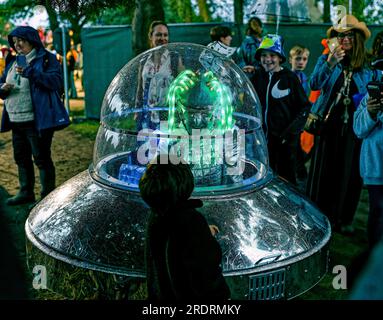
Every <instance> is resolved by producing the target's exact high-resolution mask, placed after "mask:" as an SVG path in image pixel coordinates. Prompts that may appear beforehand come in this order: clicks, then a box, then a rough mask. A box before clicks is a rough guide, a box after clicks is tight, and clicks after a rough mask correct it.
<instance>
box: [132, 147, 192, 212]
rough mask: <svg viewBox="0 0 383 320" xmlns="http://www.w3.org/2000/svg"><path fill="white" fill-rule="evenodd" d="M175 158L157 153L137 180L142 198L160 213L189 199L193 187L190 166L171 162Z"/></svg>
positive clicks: (174, 160)
mask: <svg viewBox="0 0 383 320" xmlns="http://www.w3.org/2000/svg"><path fill="white" fill-rule="evenodd" d="M165 159H167V160H166V161H165ZM176 160H178V159H176V158H172V157H171V156H170V155H165V154H164V155H158V156H157V158H156V159H155V161H152V162H151V163H150V164H149V165H148V167H147V169H146V171H145V173H144V174H143V176H142V177H141V179H140V182H139V188H140V193H141V197H142V199H143V200H144V201H145V202H146V203H147V204H148V205H149V206H150V207H151V208H152V209H153V210H154V211H155V212H157V213H160V214H165V213H166V212H167V211H168V210H169V209H170V208H173V207H175V206H176V205H177V204H178V203H181V202H183V201H186V200H187V199H189V197H190V196H191V194H192V192H193V189H194V177H193V173H192V172H191V169H190V166H189V165H188V164H186V163H184V162H182V161H181V162H180V163H179V164H173V163H175V162H176ZM164 162H168V163H164Z"/></svg>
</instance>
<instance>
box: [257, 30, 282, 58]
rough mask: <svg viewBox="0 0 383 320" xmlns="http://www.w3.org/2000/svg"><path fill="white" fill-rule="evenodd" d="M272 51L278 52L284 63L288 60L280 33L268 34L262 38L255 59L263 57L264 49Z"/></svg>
mask: <svg viewBox="0 0 383 320" xmlns="http://www.w3.org/2000/svg"><path fill="white" fill-rule="evenodd" d="M265 50H267V51H271V52H274V53H276V54H278V55H279V56H280V57H281V59H282V63H284V62H285V61H286V55H285V52H284V51H283V38H282V36H280V35H278V34H267V35H265V36H264V37H263V38H262V41H261V44H260V45H259V47H258V49H257V51H256V52H255V59H257V60H258V61H259V60H260V58H261V53H262V51H265Z"/></svg>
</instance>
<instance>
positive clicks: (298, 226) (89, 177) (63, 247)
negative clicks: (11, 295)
mask: <svg viewBox="0 0 383 320" xmlns="http://www.w3.org/2000/svg"><path fill="white" fill-rule="evenodd" d="M164 52H165V53H166V52H167V53H169V54H174V55H177V56H178V57H182V59H183V60H182V61H183V63H184V65H185V68H186V69H188V70H193V72H195V74H200V73H201V72H206V71H209V72H210V71H212V70H206V68H208V67H209V66H210V65H214V72H216V73H215V74H214V77H213V78H212V79H213V80H214V81H213V82H214V83H216V84H217V88H220V89H222V88H226V89H225V97H224V98H225V104H224V105H225V106H226V107H227V108H229V109H230V110H229V111H230V112H229V111H228V112H227V113H224V114H225V116H224V117H223V118H219V112H218V114H215V115H214V117H215V116H216V117H217V118H216V119H215V120H217V119H218V120H222V121H223V120H224V121H225V123H226V121H227V124H229V123H230V127H229V128H227V127H226V125H225V126H223V125H222V126H218V129H220V130H221V131H222V130H224V129H225V130H226V129H227V131H230V130H231V131H233V132H234V131H235V130H237V129H239V130H240V131H239V132H241V131H242V132H245V136H244V138H245V139H244V140H245V142H246V145H245V146H244V147H242V146H241V145H240V144H239V143H238V139H237V140H236V141H237V142H234V140H231V144H230V146H231V147H233V148H232V149H231V150H233V153H231V154H230V155H229V159H230V160H232V157H233V155H234V150H237V151H238V150H240V151H241V152H242V151H245V152H244V154H242V155H241V156H240V157H238V158H237V162H236V164H237V165H238V167H239V168H241V169H243V170H242V171H241V172H237V173H235V174H229V169H232V167H233V166H234V165H233V164H232V163H230V161H229V162H225V163H220V162H218V161H213V162H212V163H208V164H206V163H205V162H204V161H203V163H202V165H201V161H199V162H198V163H197V165H196V166H194V167H192V172H193V174H194V175H195V178H196V179H195V180H196V188H195V190H194V192H193V197H196V198H201V199H202V200H203V201H204V206H203V207H202V208H201V209H200V211H201V213H202V214H203V215H204V216H205V217H206V219H207V221H208V223H209V224H214V225H216V226H218V228H219V230H220V232H219V233H218V235H217V241H218V242H219V243H220V245H221V247H222V253H223V260H222V269H223V272H224V275H225V277H226V280H227V282H228V284H229V286H230V289H231V292H232V298H233V299H245V298H250V299H262V298H270V299H271V298H274V297H280V298H282V297H284V298H287V299H291V298H293V297H294V296H297V295H299V294H301V293H302V292H304V291H305V290H307V289H308V288H311V287H312V286H313V285H315V284H316V283H317V282H318V281H319V280H320V279H321V278H322V277H323V275H324V273H325V272H326V267H327V262H328V261H327V244H328V241H329V239H330V234H331V229H330V224H329V222H328V220H327V218H326V217H325V216H323V215H322V214H321V213H320V212H319V211H318V210H317V208H316V207H314V205H313V204H312V203H311V202H310V201H308V200H307V199H306V198H305V197H304V196H302V195H301V194H299V193H298V192H297V190H296V189H294V188H293V187H292V186H290V185H289V184H288V183H286V182H284V181H283V180H280V179H279V178H276V177H274V176H273V173H272V172H271V170H270V169H269V167H268V154H267V148H266V141H265V137H264V134H263V131H262V128H261V111H260V105H259V103H258V98H257V97H256V94H255V92H254V90H253V87H252V85H251V83H250V82H249V80H248V79H247V77H246V75H245V74H243V72H241V71H240V70H239V68H238V67H237V66H236V65H235V64H234V63H233V62H232V61H230V60H227V59H225V58H223V57H222V56H221V55H219V54H218V53H216V52H213V51H210V52H209V49H207V48H206V47H203V46H199V45H194V44H185V43H182V44H171V45H168V46H166V47H159V48H155V49H152V50H149V51H148V52H145V53H143V54H141V55H140V56H138V57H136V58H135V59H133V60H132V61H130V62H129V63H128V64H127V65H126V66H125V67H124V68H122V69H121V71H120V72H119V74H118V75H117V76H116V77H115V79H114V80H113V81H112V83H111V85H110V87H109V89H108V91H107V93H106V95H105V99H104V104H103V107H102V112H101V126H100V128H99V131H98V134H97V138H96V142H95V148H94V158H93V164H92V165H91V166H90V168H89V170H88V171H84V172H82V173H80V174H78V175H77V176H75V177H73V178H72V179H70V180H68V181H67V182H65V183H64V184H63V185H62V186H60V187H59V188H57V189H56V190H54V191H53V192H52V193H50V194H49V195H48V196H47V197H46V198H44V199H43V200H42V201H41V202H40V203H39V204H38V205H37V206H36V207H35V208H34V209H33V210H32V211H31V214H30V216H29V218H28V219H27V221H26V226H25V228H26V234H27V238H28V245H27V250H28V252H27V253H28V259H29V262H30V263H37V264H38V263H40V264H43V265H49V266H48V267H47V269H49V270H48V272H51V273H53V274H54V277H55V281H54V282H52V283H51V284H50V288H51V289H52V290H56V291H57V290H58V291H60V292H62V294H64V295H68V294H69V295H70V296H71V297H72V296H74V297H75V298H76V297H79V296H80V297H83V298H86V297H88V295H89V294H90V295H91V292H92V288H91V287H90V288H87V289H86V290H85V289H84V290H85V291H84V290H83V288H82V287H80V283H86V284H87V285H88V284H89V283H92V284H94V286H96V287H97V288H98V289H97V297H100V296H101V297H104V296H105V297H109V298H111V297H114V298H115V297H121V296H123V295H122V293H121V290H123V289H121V287H124V288H125V289H126V290H127V291H128V293H127V294H126V297H128V298H130V299H135V298H144V297H145V293H144V292H143V289H142V288H144V287H145V280H144V279H145V263H144V240H145V227H146V221H147V218H148V216H149V208H148V207H147V206H146V205H145V203H144V202H143V200H142V199H141V197H140V194H139V190H138V187H137V182H138V180H139V178H140V176H141V175H142V172H143V170H144V169H145V165H144V164H142V163H140V161H139V156H138V154H139V152H140V150H141V149H140V148H141V147H142V146H144V144H145V143H147V142H149V143H150V142H154V145H155V152H154V154H155V153H156V152H157V151H158V150H159V149H160V148H159V146H160V144H161V142H163V141H162V140H164V139H165V140H166V139H168V140H167V141H165V142H174V139H175V138H174V136H173V137H171V136H170V135H168V134H167V133H166V132H165V133H164V132H162V131H160V132H159V131H157V132H156V133H153V132H154V131H155V130H154V131H153V132H152V136H151V137H150V135H140V133H141V130H140V129H141V128H142V127H143V125H147V124H149V125H152V126H157V124H158V122H155V121H154V120H153V119H155V120H158V119H161V120H165V122H166V123H167V121H168V115H169V113H170V112H169V110H168V108H167V106H163V105H150V106H149V105H147V104H148V101H144V100H145V99H144V98H143V95H142V94H141V95H140V94H138V93H139V92H140V90H141V89H142V88H140V87H138V86H139V83H140V82H139V81H138V82H137V78H138V77H139V75H140V72H141V71H142V68H143V67H144V66H145V64H146V61H147V60H148V59H150V58H151V57H152V55H153V54H156V53H157V54H163V53H164ZM207 55H208V56H209V59H211V60H209V61H205V60H204V59H205V58H206V56H207ZM201 61H202V62H201ZM207 62H209V63H207ZM210 62H211V63H210ZM213 62H214V63H213ZM198 72H199V73H198ZM230 74H232V75H235V76H233V77H231V76H230ZM167 76H168V78H169V79H167V82H169V83H172V82H171V81H172V79H170V78H172V77H173V75H172V76H171V77H169V75H167ZM175 76H176V75H175ZM176 79H177V78H176ZM160 83H162V82H161V81H160ZM218 84H219V85H218ZM180 85H182V83H180ZM228 88H230V92H229V91H226V90H229V89H228ZM154 89H159V87H158V86H157V87H156V86H154V87H153V90H154ZM194 89H195V90H196V89H198V87H194ZM205 89H206V88H205ZM161 90H162V91H163V92H166V88H161ZM156 92H157V91H156ZM194 93H195V94H196V96H197V97H198V99H196V100H193V97H194V95H190V96H188V98H187V99H185V101H183V102H182V108H183V109H185V110H188V112H189V111H190V112H189V113H188V114H189V115H190V116H191V117H192V118H193V116H196V115H197V114H198V117H195V119H197V118H198V119H199V120H201V121H202V122H200V121H199V120H198V119H197V120H198V121H197V124H198V125H200V124H201V123H205V122H206V123H208V121H207V120H208V119H207V118H206V119H202V118H203V117H206V114H209V113H208V112H207V113H206V112H205V113H204V112H202V111H201V110H203V109H204V108H205V107H206V108H209V106H205V105H204V106H203V107H201V105H202V104H203V102H204V101H203V99H200V98H201V96H200V95H199V94H200V92H198V91H197V92H194ZM172 97H173V98H174V99H175V98H176V95H173V96H172ZM213 100H214V99H213ZM229 100H230V101H229ZM173 102H174V103H176V102H175V101H173ZM213 102H214V103H215V104H217V101H215V100H214V101H212V103H213ZM190 105H192V106H193V108H194V109H196V110H197V111H198V112H197V111H195V110H191V109H190ZM173 106H174V104H173ZM182 108H181V109H182ZM188 108H189V109H188ZM193 108H192V109H193ZM232 108H233V109H232ZM183 109H182V110H183ZM216 110H218V111H219V110H221V109H219V108H218V109H216ZM173 111H174V114H173V113H171V114H172V117H171V119H172V121H173V120H174V121H176V122H177V123H176V125H175V126H174V127H175V128H178V129H179V128H181V125H182V121H181V122H179V121H178V120H177V119H179V118H182V117H183V116H182V114H178V115H177V114H176V113H177V112H180V110H179V108H174V110H173ZM199 111H201V112H199ZM205 111H206V110H205ZM193 112H194V113H193ZM199 113H201V114H199ZM200 116H201V117H202V118H200ZM210 116H212V114H210V115H209V117H210ZM214 117H213V118H214ZM149 119H152V120H153V121H152V120H150V121H149ZM209 119H210V118H209ZM181 120H185V119H181ZM193 123H194V122H193ZM189 124H190V123H189ZM186 127H187V126H186ZM222 128H224V129H222ZM234 128H235V130H234ZM189 129H190V128H189ZM205 129H207V128H205V127H204V128H203V130H205ZM208 129H209V128H208ZM210 129H211V130H210ZM210 129H209V130H208V133H209V138H214V139H216V140H217V135H214V133H215V131H214V130H215V129H216V128H210ZM156 130H159V129H158V128H156ZM172 133H174V132H172ZM225 133H227V132H225ZM157 135H158V137H157ZM139 137H141V138H142V139H143V140H140V139H139ZM150 139H152V141H151V140H150ZM177 139H181V138H180V137H177ZM189 140H192V139H191V137H187V139H186V141H187V142H189ZM198 141H199V140H198ZM157 143H158V145H157ZM197 145H198V144H197ZM173 146H174V145H173ZM198 146H199V145H198ZM225 147H226V146H225ZM209 150H210V151H212V150H213V149H209ZM194 152H195V150H194V149H193V148H191V149H190V148H189V149H188V154H189V155H190V154H191V155H194V154H195V153H194ZM214 152H215V149H214ZM241 152H237V154H241ZM214 155H216V153H214ZM225 156H226V154H225ZM201 157H202V156H201ZM196 158H197V160H201V159H200V158H198V156H197V157H196ZM207 158H208V157H207ZM202 160H204V159H202ZM215 160H216V159H215ZM282 269H285V270H286V272H285V276H284V278H283V279H284V282H283V281H282V280H281V279H282V278H281V275H280V274H279V273H277V275H278V276H275V278H273V277H274V276H273V275H271V276H270V272H274V271H275V270H282ZM304 270H310V273H305V272H304ZM75 275H76V276H75ZM257 275H259V276H260V277H258V278H257ZM117 276H118V277H117ZM76 277H78V278H79V279H81V281H82V282H79V280H77V281H75V280H73V279H77V278H76ZM117 278H118V279H117ZM66 279H71V280H70V281H69V282H70V286H72V289H73V290H72V291H73V292H74V293H75V294H71V293H68V290H67V289H66V288H60V281H59V280H62V281H63V282H65V281H68V280H66ZM249 279H252V280H249ZM256 279H258V280H256ZM259 279H266V280H267V281H269V280H270V279H274V280H275V281H274V280H273V281H272V283H274V282H275V283H274V284H272V283H269V282H267V285H266V286H263V284H262V283H263V282H262V281H264V280H259ZM297 279H299V281H297ZM259 281H261V282H259ZM281 281H282V282H281ZM283 284H284V286H285V287H284V292H285V294H282V285H283ZM249 285H250V287H251V288H252V290H250V288H249ZM270 285H271V287H270ZM262 286H263V287H262ZM115 287H119V288H120V289H118V290H117V289H115ZM269 288H271V292H270V291H268V290H269ZM125 289H124V290H125ZM273 290H274V291H273ZM78 292H80V293H79V294H78ZM84 292H86V293H84Z"/></svg>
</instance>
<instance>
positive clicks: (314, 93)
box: [300, 39, 330, 154]
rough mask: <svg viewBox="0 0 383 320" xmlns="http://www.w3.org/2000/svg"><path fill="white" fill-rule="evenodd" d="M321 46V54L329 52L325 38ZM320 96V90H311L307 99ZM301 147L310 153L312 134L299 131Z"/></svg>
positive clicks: (312, 99)
mask: <svg viewBox="0 0 383 320" xmlns="http://www.w3.org/2000/svg"><path fill="white" fill-rule="evenodd" d="M321 44H322V46H323V47H324V49H323V52H322V54H328V53H329V52H330V50H329V48H328V44H327V39H322V41H321ZM319 96H320V90H311V92H310V96H309V100H310V102H311V103H315V101H317V99H318V97H319ZM300 140H301V141H300V142H301V148H302V150H303V151H304V152H306V153H307V154H308V153H310V151H311V149H312V147H313V146H314V135H313V134H311V133H308V132H306V131H303V132H302V133H301V139H300Z"/></svg>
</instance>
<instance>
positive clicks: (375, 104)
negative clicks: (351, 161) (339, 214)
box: [354, 92, 383, 248]
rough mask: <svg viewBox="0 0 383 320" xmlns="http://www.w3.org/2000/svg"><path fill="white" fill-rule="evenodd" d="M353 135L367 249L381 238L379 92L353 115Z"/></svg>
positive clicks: (382, 125) (382, 112)
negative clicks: (365, 198) (364, 199)
mask: <svg viewBox="0 0 383 320" xmlns="http://www.w3.org/2000/svg"><path fill="white" fill-rule="evenodd" d="M354 131H355V134H356V135H357V136H358V137H359V138H360V139H363V143H362V150H361V153H360V174H361V176H362V178H363V181H364V184H365V185H366V186H367V189H368V193H369V198H370V199H369V200H370V212H369V216H368V226H367V232H368V241H369V245H370V247H371V248H372V247H374V245H375V244H377V243H378V242H379V240H380V239H381V238H382V236H383V92H382V99H381V101H377V100H376V99H372V98H370V97H369V96H368V95H367V96H366V97H365V98H364V99H363V100H362V103H361V104H360V106H359V107H358V109H357V110H356V112H355V114H354Z"/></svg>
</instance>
